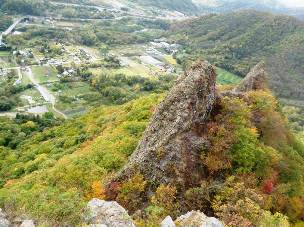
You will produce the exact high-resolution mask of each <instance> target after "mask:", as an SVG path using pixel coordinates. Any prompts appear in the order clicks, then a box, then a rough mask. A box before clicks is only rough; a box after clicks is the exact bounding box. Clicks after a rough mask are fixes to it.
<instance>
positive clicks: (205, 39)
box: [171, 10, 304, 100]
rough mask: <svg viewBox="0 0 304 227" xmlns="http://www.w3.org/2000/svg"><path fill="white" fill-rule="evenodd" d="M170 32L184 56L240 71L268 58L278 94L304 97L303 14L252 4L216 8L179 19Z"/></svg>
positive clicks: (267, 61) (273, 83)
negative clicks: (260, 9) (220, 11)
mask: <svg viewBox="0 0 304 227" xmlns="http://www.w3.org/2000/svg"><path fill="white" fill-rule="evenodd" d="M171 38H172V40H174V41H175V42H177V43H180V44H182V45H183V46H185V50H184V51H185V53H186V54H184V53H181V54H180V56H181V58H184V57H185V56H188V57H189V56H190V57H191V56H195V57H194V58H196V57H197V55H199V56H201V57H203V58H205V59H208V60H209V61H211V62H212V63H214V64H216V65H217V66H220V67H222V68H225V69H226V70H228V71H231V72H234V73H236V74H238V75H241V76H244V75H246V73H248V71H249V69H250V67H252V66H253V65H254V64H256V63H257V62H259V61H260V60H264V61H265V62H266V64H267V68H268V71H269V72H270V74H271V81H270V84H271V87H272V88H273V90H274V91H275V92H276V94H277V95H279V96H280V97H281V98H288V99H295V100H303V98H304V89H303V88H304V54H303V53H304V45H303V43H304V23H303V22H302V21H300V20H297V19H295V18H293V17H289V16H280V15H274V14H270V13H262V12H257V11H249V10H245V11H240V12H237V13H227V14H218V15H217V14H213V15H208V16H203V17H200V18H196V19H192V20H188V21H185V22H183V23H175V24H174V25H173V26H172V29H171ZM183 60H184V59H183Z"/></svg>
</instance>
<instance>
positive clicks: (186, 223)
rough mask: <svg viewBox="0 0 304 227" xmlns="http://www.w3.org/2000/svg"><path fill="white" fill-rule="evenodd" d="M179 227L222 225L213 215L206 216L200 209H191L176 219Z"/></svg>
mask: <svg viewBox="0 0 304 227" xmlns="http://www.w3.org/2000/svg"><path fill="white" fill-rule="evenodd" d="M175 223H176V224H177V225H178V226H181V227H224V225H223V223H222V222H220V221H219V220H218V219H216V218H214V217H207V216H206V215H205V214H204V213H202V212H200V211H191V212H188V213H187V214H185V215H182V216H180V217H179V218H177V219H176V221H175Z"/></svg>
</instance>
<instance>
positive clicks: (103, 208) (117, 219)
mask: <svg viewBox="0 0 304 227" xmlns="http://www.w3.org/2000/svg"><path fill="white" fill-rule="evenodd" d="M87 209H88V212H89V213H88V215H87V217H86V221H87V222H88V224H89V225H90V226H92V227H93V226H94V227H135V225H134V224H133V221H132V219H131V218H130V216H129V215H128V213H127V211H126V210H125V209H124V208H123V207H121V206H120V205H119V204H118V203H117V202H107V201H104V200H99V199H92V200H91V201H90V202H89V203H88V205H87Z"/></svg>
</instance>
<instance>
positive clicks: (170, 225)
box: [160, 216, 176, 227]
mask: <svg viewBox="0 0 304 227" xmlns="http://www.w3.org/2000/svg"><path fill="white" fill-rule="evenodd" d="M160 226H161V227H176V225H175V224H174V222H173V220H172V218H171V217H170V216H167V217H166V218H165V219H164V220H163V221H162V222H161V223H160Z"/></svg>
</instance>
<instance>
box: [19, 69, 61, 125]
mask: <svg viewBox="0 0 304 227" xmlns="http://www.w3.org/2000/svg"><path fill="white" fill-rule="evenodd" d="M24 73H25V75H26V76H27V77H28V78H29V80H30V81H31V82H32V83H33V84H34V85H35V87H36V89H37V90H38V91H39V92H40V94H41V96H42V97H43V98H44V100H45V101H46V102H48V103H51V105H52V108H53V110H54V111H55V112H56V113H57V114H59V115H61V116H62V117H64V118H65V119H67V116H66V115H65V114H64V113H63V112H61V111H60V110H58V109H56V107H55V104H56V98H55V96H54V95H53V94H52V93H51V92H49V90H48V89H47V88H46V87H44V86H42V85H40V84H39V82H38V81H37V80H36V79H35V77H34V75H33V72H32V69H31V67H26V71H25V72H24Z"/></svg>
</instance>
